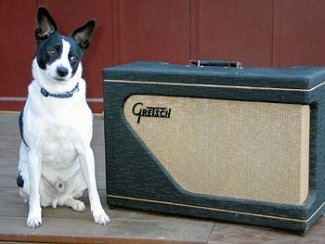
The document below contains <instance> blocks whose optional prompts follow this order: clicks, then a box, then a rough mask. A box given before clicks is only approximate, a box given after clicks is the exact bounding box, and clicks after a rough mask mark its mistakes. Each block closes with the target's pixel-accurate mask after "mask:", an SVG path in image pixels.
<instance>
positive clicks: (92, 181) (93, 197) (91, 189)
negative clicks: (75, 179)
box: [80, 147, 110, 225]
mask: <svg viewBox="0 0 325 244" xmlns="http://www.w3.org/2000/svg"><path fill="white" fill-rule="evenodd" d="M80 164H81V168H82V171H83V174H84V177H85V180H86V183H87V187H88V194H89V201H90V208H91V211H92V213H93V217H94V220H95V223H97V224H100V225H106V224H108V223H109V221H110V219H109V217H108V215H107V214H106V213H105V211H104V209H103V207H102V205H101V203H100V199H99V194H98V191H97V184H96V175H95V159H94V153H93V150H92V149H91V148H90V147H89V148H87V149H85V150H84V151H83V152H82V153H81V155H80Z"/></svg>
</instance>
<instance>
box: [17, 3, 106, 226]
mask: <svg viewBox="0 0 325 244" xmlns="http://www.w3.org/2000/svg"><path fill="white" fill-rule="evenodd" d="M94 27H95V20H93V19H92V20H89V21H88V22H87V23H86V24H85V25H83V26H81V27H79V28H77V29H76V30H75V31H73V32H72V34H71V35H70V36H64V35H61V34H59V32H58V30H57V26H56V23H55V22H54V20H53V18H52V16H51V15H50V13H49V12H48V10H47V9H46V8H45V7H43V6H41V7H39V9H38V12H37V28H36V31H35V38H36V40H37V48H36V55H35V57H34V59H33V62H32V74H33V78H34V79H33V81H32V82H31V84H30V85H29V86H28V96H27V100H26V103H25V106H24V108H23V110H22V112H21V114H20V117H19V125H20V134H21V138H22V141H21V145H20V149H19V165H18V176H17V185H18V187H19V194H20V195H21V196H22V197H23V199H24V200H25V202H28V203H29V213H28V218H27V226H28V227H31V228H37V227H39V226H40V225H41V224H42V216H41V215H42V207H47V206H52V207H53V208H56V207H57V206H63V205H64V206H68V207H71V208H72V209H73V210H75V211H84V210H85V204H84V203H83V202H82V201H80V200H77V198H79V197H80V196H81V195H82V194H83V192H84V191H85V190H86V189H87V188H88V193H89V201H90V208H91V211H92V214H93V217H94V220H95V222H96V223H98V224H100V225H106V224H108V223H109V221H110V219H109V217H108V215H107V214H106V213H105V211H104V209H103V207H102V205H101V203H100V199H99V194H98V190H97V186H96V178H95V161H94V154H93V150H92V148H91V147H90V141H91V139H92V126H93V124H92V122H93V117H92V112H91V110H90V108H89V107H88V105H87V102H86V83H85V80H84V79H83V78H82V64H81V59H82V56H83V53H84V51H85V50H86V49H87V48H88V47H89V45H90V41H91V39H92V35H93V31H94Z"/></svg>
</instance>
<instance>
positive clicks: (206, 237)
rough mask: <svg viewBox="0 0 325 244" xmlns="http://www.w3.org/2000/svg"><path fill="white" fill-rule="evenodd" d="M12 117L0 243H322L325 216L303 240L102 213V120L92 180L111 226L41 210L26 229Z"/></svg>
mask: <svg viewBox="0 0 325 244" xmlns="http://www.w3.org/2000/svg"><path fill="white" fill-rule="evenodd" d="M17 119H18V114H16V113H0V242H3V243H14V242H25V243H26V242H38V243H40V242H47V243H49V242H54V243H60V242H64V243H93V242H95V243H295V244H296V243H325V217H323V218H321V219H320V220H319V221H318V222H317V223H316V225H315V226H314V227H313V228H312V229H311V230H310V231H309V232H308V234H307V235H306V236H298V235H296V234H293V233H287V232H283V231H279V230H273V229H266V228H260V227H253V226H247V225H238V224H231V223H223V222H217V221H211V220H202V219H192V218H182V217H177V216H167V215H161V214H153V213H147V212H140V211H134V210H129V209H118V208H115V209H110V210H109V209H108V207H107V204H106V198H105V161H104V135H103V134H104V133H103V119H102V118H101V117H100V116H96V117H95V120H94V129H95V131H94V139H93V149H94V151H95V158H96V160H97V181H98V188H99V191H100V194H101V198H102V203H103V205H104V206H105V209H106V210H107V211H108V213H109V215H110V218H111V223H110V224H109V225H108V226H97V225H96V224H94V223H93V221H92V216H91V213H90V211H89V202H88V200H87V196H84V197H83V199H84V200H85V202H86V207H87V211H86V212H84V213H76V212H74V211H72V210H70V209H68V208H66V207H59V208H57V209H53V208H45V209H43V225H42V226H41V227H40V228H38V229H35V230H33V229H29V228H27V227H26V224H25V223H26V216H27V204H25V203H23V201H22V200H21V198H20V197H19V195H18V191H17V187H16V174H17V164H18V147H19V143H20V137H19V129H18V125H17Z"/></svg>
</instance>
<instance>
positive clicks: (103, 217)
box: [93, 209, 111, 225]
mask: <svg viewBox="0 0 325 244" xmlns="http://www.w3.org/2000/svg"><path fill="white" fill-rule="evenodd" d="M93 216H94V220H95V223H97V224H99V225H107V224H108V223H109V222H110V221H111V220H110V218H109V217H108V215H107V214H106V213H105V211H104V210H103V209H101V210H99V211H93Z"/></svg>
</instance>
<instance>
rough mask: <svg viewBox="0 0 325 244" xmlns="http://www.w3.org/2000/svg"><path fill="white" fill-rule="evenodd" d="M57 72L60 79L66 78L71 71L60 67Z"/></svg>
mask: <svg viewBox="0 0 325 244" xmlns="http://www.w3.org/2000/svg"><path fill="white" fill-rule="evenodd" d="M56 72H57V73H58V75H59V76H60V77H65V76H67V74H68V73H69V70H68V69H67V68H65V67H58V68H57V70H56Z"/></svg>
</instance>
